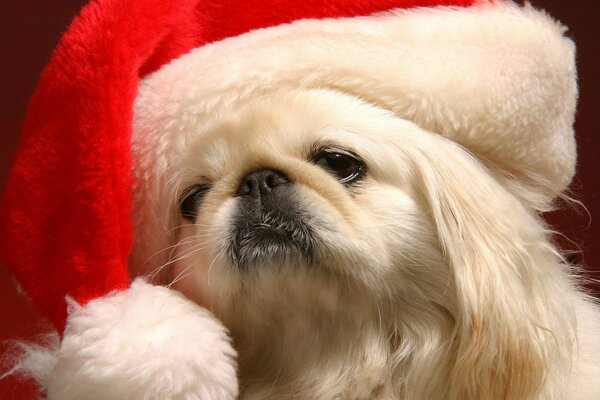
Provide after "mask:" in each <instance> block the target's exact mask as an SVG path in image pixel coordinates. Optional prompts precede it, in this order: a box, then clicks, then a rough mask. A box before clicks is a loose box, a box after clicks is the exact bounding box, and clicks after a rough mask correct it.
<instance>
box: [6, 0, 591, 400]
mask: <svg viewBox="0 0 600 400" xmlns="http://www.w3.org/2000/svg"><path fill="white" fill-rule="evenodd" d="M84 3H85V1H83V0H54V1H44V0H20V1H17V2H9V1H5V2H2V4H1V5H0V18H1V19H2V20H1V23H0V60H1V64H0V88H1V90H0V113H1V118H0V132H1V134H0V189H1V190H3V188H4V184H5V181H6V177H7V175H8V170H9V167H10V163H11V158H12V155H13V152H14V149H15V145H16V142H17V138H18V135H19V130H20V129H19V127H20V124H21V121H22V119H23V116H24V113H25V110H26V106H27V101H28V99H29V97H30V96H31V94H32V92H33V90H34V88H35V84H36V81H37V78H38V76H39V74H40V72H41V70H42V68H43V67H44V65H45V63H46V62H47V61H48V58H49V56H50V52H51V50H52V49H53V47H54V46H55V45H56V43H57V41H58V38H59V36H60V34H61V33H62V32H63V31H64V30H65V29H66V27H67V25H68V23H69V21H70V20H71V19H72V18H73V17H74V16H75V15H76V14H77V13H78V11H79V9H80V8H81V6H82V5H83V4H84ZM532 3H533V4H534V5H535V6H537V7H539V8H544V9H546V10H547V11H548V12H549V13H550V14H551V15H552V16H554V17H556V18H557V19H559V20H560V21H562V22H563V23H564V24H566V25H567V26H569V33H568V34H569V36H571V37H573V38H574V39H575V41H576V43H577V47H578V57H577V58H578V68H579V85H580V100H579V111H578V114H577V123H576V132H577V142H578V146H579V162H578V172H577V176H576V178H575V180H574V182H573V184H572V186H571V189H572V191H573V195H574V196H575V197H576V198H577V199H579V200H581V201H582V202H583V203H584V204H585V205H586V207H587V210H588V211H589V213H588V212H586V211H585V210H583V209H581V208H574V207H571V206H569V207H568V208H565V209H562V210H559V211H557V212H554V213H552V214H551V215H548V216H547V219H548V221H549V222H550V223H551V224H552V225H553V226H554V227H555V228H556V229H557V230H559V231H561V232H563V233H564V234H565V235H566V237H567V238H568V240H561V242H562V243H561V244H562V245H563V247H566V248H568V249H569V250H576V252H575V253H574V254H573V255H572V258H573V260H574V261H576V262H577V263H579V264H582V265H584V266H585V267H586V269H587V271H588V274H589V275H590V276H591V277H594V278H600V246H599V244H600V229H599V228H600V223H595V219H594V218H600V161H598V159H597V158H596V157H595V153H596V152H598V151H600V137H599V136H598V135H595V134H594V133H595V129H596V127H598V126H600V124H599V122H600V121H599V114H600V113H599V112H598V111H597V110H596V109H597V108H598V96H597V93H598V92H599V90H600V88H599V87H598V86H599V85H598V82H599V81H598V74H599V73H598V72H597V68H596V65H597V64H596V59H597V55H598V50H599V49H598V45H597V42H598V39H597V38H598V37H600V29H599V28H598V26H599V24H598V23H597V19H598V16H599V14H598V12H597V11H596V10H594V9H593V8H592V7H594V6H593V5H592V4H593V3H592V2H589V1H584V0H578V1H570V2H567V1H564V0H533V1H532ZM25 201H26V199H25ZM590 288H591V289H592V290H595V291H596V293H597V294H600V285H596V287H593V285H591V284H590ZM0 302H1V304H2V307H0V341H3V340H6V339H17V338H28V337H31V336H32V335H34V334H36V333H40V332H44V330H45V327H47V326H48V325H47V323H46V322H44V321H42V320H40V319H39V318H38V316H37V315H36V314H35V312H34V311H33V310H32V308H31V305H30V304H29V303H28V302H27V301H26V300H25V299H23V298H22V297H21V296H19V295H18V294H17V292H16V290H15V286H14V285H13V282H12V280H11V277H10V276H9V275H8V274H7V273H6V271H4V270H3V269H2V268H0ZM5 349H6V345H1V346H0V351H1V352H2V354H4V352H5ZM29 398H34V391H32V390H31V388H30V387H28V386H27V385H25V384H23V383H20V382H17V381H15V380H14V379H10V378H9V379H5V380H0V399H29Z"/></svg>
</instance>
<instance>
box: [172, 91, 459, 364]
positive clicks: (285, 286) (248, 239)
mask: <svg viewBox="0 0 600 400" xmlns="http://www.w3.org/2000/svg"><path fill="white" fill-rule="evenodd" d="M424 135H425V136H426V137H428V138H430V139H431V138H432V137H433V136H434V135H433V134H430V133H428V132H425V131H423V130H421V129H419V128H418V127H416V126H415V125H414V124H412V123H409V122H407V121H403V120H400V119H398V118H395V117H394V116H393V115H391V114H390V113H388V112H386V111H383V110H380V109H378V108H376V107H373V106H370V105H367V104H366V103H363V102H361V101H358V100H355V99H352V98H350V97H346V96H343V95H339V94H334V93H332V92H328V91H308V92H294V93H287V94H281V95H277V96H272V97H269V98H265V99H260V100H257V101H255V102H253V103H252V104H249V105H248V106H246V107H244V108H242V109H240V110H237V111H236V112H235V113H231V114H227V117H224V118H221V119H219V120H218V121H217V122H216V123H214V124H213V125H212V126H211V127H210V128H209V129H207V130H206V131H203V132H200V133H199V134H198V135H197V140H196V141H195V142H194V143H192V145H190V146H188V148H187V150H186V154H185V155H184V157H182V158H181V168H180V170H181V171H182V172H181V175H180V176H179V179H178V190H177V191H176V195H173V199H174V203H175V204H176V206H177V207H178V212H179V216H180V217H179V218H180V221H179V223H180V224H181V230H180V237H179V240H180V241H179V244H178V245H177V247H176V255H175V259H176V260H177V261H176V263H175V268H174V271H173V280H174V281H175V282H176V284H175V287H177V288H178V289H179V290H181V291H183V292H184V293H186V294H187V295H188V296H189V297H191V298H193V299H195V300H196V301H198V302H200V303H201V304H203V305H205V306H207V307H208V308H209V309H212V310H214V312H215V313H216V315H217V316H218V317H219V318H221V319H222V320H223V321H224V322H225V324H226V325H227V326H228V327H229V328H230V330H231V331H232V333H233V335H234V337H235V338H236V340H237V342H243V341H249V342H253V343H255V344H256V342H261V341H264V342H266V343H268V346H269V347H270V348H275V347H277V346H278V344H277V343H281V344H280V345H281V347H282V350H283V349H285V348H286V347H287V348H288V349H289V346H293V347H295V348H297V347H299V348H300V351H301V352H302V353H303V355H302V357H304V356H306V354H307V353H306V350H307V349H306V348H304V346H299V341H303V340H308V341H311V340H312V341H314V342H319V341H320V340H321V339H323V338H327V339H326V340H324V342H323V346H326V345H327V344H328V343H338V344H339V343H344V342H345V340H346V339H347V340H354V339H355V336H356V335H357V334H364V332H362V331H363V330H364V331H365V332H369V331H373V334H374V335H378V334H379V333H380V334H381V338H377V340H378V341H379V340H380V341H381V347H382V348H381V349H379V350H378V351H379V352H383V353H387V352H388V351H389V352H392V350H391V348H390V346H391V345H390V344H389V340H388V339H389V336H390V335H391V333H390V331H389V330H390V329H392V327H391V326H390V325H394V324H396V320H397V318H398V316H399V315H403V317H404V318H406V319H407V320H413V321H416V320H423V319H424V318H427V317H426V316H431V315H432V314H436V315H439V314H441V315H443V316H446V317H447V315H448V311H447V310H448V309H449V308H453V307H454V306H453V304H454V302H453V300H452V295H451V293H452V292H453V287H452V282H451V280H450V279H449V276H448V269H447V266H446V265H445V263H444V262H443V260H442V256H441V250H440V248H439V246H438V244H437V239H436V234H435V228H434V226H433V224H432V222H431V217H430V216H428V213H427V210H426V209H424V208H423V204H422V202H421V201H420V200H419V199H418V194H417V193H416V192H415V190H414V188H413V186H412V183H411V182H412V181H413V179H414V177H413V176H412V174H413V167H412V166H411V162H410V159H408V158H407V157H406V152H407V151H410V149H411V146H410V145H408V144H407V143H410V142H411V141H417V142H420V141H422V138H423V136H424ZM435 139H437V140H440V141H441V140H444V139H441V138H433V139H431V140H435ZM392 304H393V305H392ZM391 314H394V316H393V317H392V316H391ZM443 316H442V317H439V316H438V317H436V318H444V317H443ZM384 325H385V326H384ZM361 332H362V333H361ZM375 332H379V333H375ZM319 351H325V350H323V349H321V350H319ZM332 351H333V350H332ZM288 353H289V351H288ZM309 353H310V352H309ZM386 357H387V356H382V358H386ZM275 363H276V362H275ZM243 368H244V366H243V365H242V369H243ZM252 368H253V370H256V368H257V367H256V365H254V366H253V367H252Z"/></svg>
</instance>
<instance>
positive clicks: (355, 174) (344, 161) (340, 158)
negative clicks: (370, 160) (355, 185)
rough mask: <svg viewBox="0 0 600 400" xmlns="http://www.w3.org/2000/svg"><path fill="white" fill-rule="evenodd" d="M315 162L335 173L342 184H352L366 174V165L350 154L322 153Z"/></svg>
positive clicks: (315, 158) (315, 157) (317, 155)
mask: <svg viewBox="0 0 600 400" xmlns="http://www.w3.org/2000/svg"><path fill="white" fill-rule="evenodd" d="M313 160H314V162H315V163H316V164H317V165H320V166H322V167H323V168H325V169H327V170H330V171H331V172H333V173H334V174H335V175H336V176H337V177H338V179H339V181H340V183H346V184H349V183H352V182H354V181H356V180H358V179H360V178H361V177H362V176H363V175H364V172H365V166H364V164H363V163H362V162H361V161H360V160H358V159H356V158H354V157H352V156H350V155H348V154H343V153H337V152H330V151H321V152H319V153H317V154H316V155H315V156H314V157H313Z"/></svg>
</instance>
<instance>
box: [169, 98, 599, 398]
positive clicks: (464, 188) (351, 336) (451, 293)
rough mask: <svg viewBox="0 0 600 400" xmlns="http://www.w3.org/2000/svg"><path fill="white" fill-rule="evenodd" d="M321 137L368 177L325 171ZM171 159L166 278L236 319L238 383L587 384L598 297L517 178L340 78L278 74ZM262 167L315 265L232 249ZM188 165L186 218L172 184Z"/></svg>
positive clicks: (292, 394)
mask: <svg viewBox="0 0 600 400" xmlns="http://www.w3.org/2000/svg"><path fill="white" fill-rule="evenodd" d="M316 143H317V144H318V143H327V144H328V145H331V146H333V147H336V146H340V147H341V148H344V149H348V150H350V151H352V152H354V153H355V154H357V155H359V156H360V157H361V158H362V159H363V160H364V161H365V163H366V165H367V169H368V173H367V175H366V176H365V178H364V179H363V180H362V181H361V183H360V184H359V185H357V186H356V187H355V188H352V189H349V188H347V187H345V186H344V185H342V184H340V183H339V182H337V180H336V178H335V177H333V176H332V175H331V174H330V173H328V172H327V171H326V170H324V169H322V168H321V167H319V166H317V165H315V164H313V163H311V162H310V160H308V159H307V154H308V153H309V152H310V149H311V148H313V147H314V146H315V144H316ZM173 168H174V169H176V170H178V171H179V173H178V174H177V175H175V176H173V177H172V178H171V179H168V180H167V181H166V185H167V186H166V187H165V188H164V189H165V190H166V191H167V192H169V193H170V194H171V199H172V201H171V203H170V205H169V206H168V207H167V209H166V210H167V211H168V213H170V215H171V216H173V223H172V225H171V226H172V227H173V229H172V238H173V244H175V250H174V251H173V257H172V258H173V261H172V263H171V264H170V266H171V267H172V270H171V278H170V279H171V280H174V281H175V282H176V283H175V287H177V288H178V289H179V290H181V291H182V292H184V293H185V294H186V295H187V296H188V297H190V298H192V299H194V300H195V301H197V302H198V303H200V304H202V305H204V306H206V307H209V308H210V309H212V310H213V311H214V313H215V314H216V316H217V317H219V318H220V319H221V320H222V321H223V323H224V324H225V326H227V327H228V328H229V330H230V331H231V334H232V336H233V338H234V343H235V346H236V350H237V351H238V353H239V379H240V384H241V386H240V387H241V390H242V392H241V394H242V395H241V398H242V399H245V400H248V399H282V398H285V399H389V400H392V399H395V400H397V399H456V400H458V399H473V400H474V399H483V398H485V399H515V400H516V399H518V400H525V399H544V400H549V399H567V398H568V399H578V400H579V399H581V400H584V399H586V400H590V399H599V398H600V378H599V377H600V340H599V339H598V338H597V335H596V332H597V331H598V329H599V328H600V314H599V312H598V309H597V307H596V305H595V303H594V302H593V301H592V300H591V299H590V298H588V297H587V296H586V295H585V294H583V292H581V291H580V289H578V286H577V279H576V278H575V276H574V275H573V271H572V270H571V267H569V266H568V265H566V264H565V263H564V260H563V259H562V258H561V256H560V254H559V253H558V252H557V250H556V249H555V248H554V247H553V246H552V244H551V241H550V237H549V232H548V230H547V228H546V226H545V224H544V223H543V221H542V220H541V219H540V218H539V217H538V216H537V214H536V211H535V210H533V209H531V208H530V207H529V205H527V203H526V202H524V201H523V200H522V195H523V194H522V193H521V194H517V193H513V192H512V191H511V190H513V189H514V188H515V187H516V186H506V185H505V184H504V183H505V177H502V175H501V174H499V173H497V171H493V170H490V169H488V168H487V167H486V166H485V165H484V164H483V163H482V162H481V160H479V159H477V158H475V157H473V156H472V155H471V154H470V153H469V152H468V151H466V150H465V149H464V148H463V147H461V146H460V145H458V144H456V143H455V142H453V141H451V140H448V139H447V138H444V137H442V136H440V135H438V134H434V133H431V132H429V131H426V130H424V129H422V128H420V127H418V126H416V125H414V124H413V123H411V122H408V121H406V120H403V119H400V118H398V117H397V116H395V115H394V114H393V113H391V112H389V111H387V110H384V109H381V108H378V107H375V106H373V105H369V104H367V103H365V102H364V101H361V100H358V99H355V98H352V97H349V96H346V95H342V94H339V93H335V92H331V91H327V90H316V91H314V90H309V91H293V92H280V93H272V94H269V95H265V96H263V97H260V98H257V99H255V100H253V101H250V102H249V103H248V104H247V105H245V106H239V107H237V108H236V109H235V110H232V109H228V110H224V112H223V113H222V115H221V116H220V118H218V119H217V120H216V121H214V122H213V123H212V124H210V125H209V126H203V127H202V128H198V129H197V130H196V137H195V138H194V139H193V140H192V141H191V142H190V143H188V145H187V147H186V150H185V151H184V152H183V153H182V154H180V156H179V157H177V158H176V159H175V160H174V165H173ZM261 168H273V169H277V170H280V171H283V172H284V173H285V174H286V175H287V176H288V177H290V180H291V181H292V183H293V185H292V186H293V187H292V189H290V190H293V191H294V196H293V197H294V198H295V199H297V201H298V202H299V204H300V205H299V208H298V210H296V211H297V212H300V213H301V214H302V215H304V217H303V218H305V219H306V221H307V223H309V224H310V226H311V227H312V229H313V230H314V232H316V238H317V239H316V240H315V241H316V242H317V251H316V255H315V257H314V260H313V261H312V262H311V263H310V265H306V263H304V262H302V261H301V260H289V259H288V260H280V261H277V260H275V261H274V262H273V263H271V262H266V263H264V264H259V265H253V266H251V267H250V268H249V269H248V270H239V269H237V268H236V267H235V266H233V265H232V263H231V262H230V261H229V259H228V257H227V252H226V249H225V248H226V244H227V243H228V241H230V240H231V236H232V233H231V232H232V229H233V223H234V222H233V221H234V215H235V213H236V210H237V209H238V208H239V207H240V203H239V202H240V200H239V198H237V197H235V191H236V188H237V186H238V185H239V184H240V179H241V177H243V176H244V175H245V174H247V173H248V172H250V171H252V170H255V169H261ZM200 181H202V182H205V181H208V182H210V183H211V189H210V191H209V192H208V193H207V195H206V197H205V199H204V200H203V202H202V203H201V205H200V208H199V211H198V216H197V220H196V221H195V223H186V222H185V220H183V219H182V218H181V217H177V212H178V211H177V208H178V207H177V206H178V199H179V195H180V194H181V193H182V192H183V190H184V189H185V188H186V187H188V186H190V185H193V184H195V183H199V182H200ZM521 190H526V189H524V188H522V189H521ZM525 197H527V196H526V195H525ZM258 251H265V252H266V253H267V254H268V251H269V250H268V249H259V250H258ZM267 258H268V257H267Z"/></svg>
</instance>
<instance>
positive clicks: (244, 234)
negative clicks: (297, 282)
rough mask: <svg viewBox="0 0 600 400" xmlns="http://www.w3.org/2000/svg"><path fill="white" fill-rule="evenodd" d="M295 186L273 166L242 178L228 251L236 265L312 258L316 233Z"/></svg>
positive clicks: (309, 260)
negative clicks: (298, 198) (300, 202)
mask: <svg viewBox="0 0 600 400" xmlns="http://www.w3.org/2000/svg"><path fill="white" fill-rule="evenodd" d="M293 186H294V184H293V183H292V182H291V181H290V179H289V178H288V177H287V176H286V175H285V174H284V173H282V172H280V171H276V170H272V169H262V170H259V171H255V172H252V173H250V174H248V175H246V176H245V177H244V178H243V179H242V180H241V183H240V186H239V187H238V189H237V192H236V197H237V202H238V203H237V204H238V208H237V211H236V213H235V215H234V221H233V224H232V232H231V239H230V241H229V243H228V252H227V253H228V256H229V258H230V261H231V262H232V263H233V265H235V266H237V267H239V268H242V269H245V268H249V267H253V266H256V265H264V264H272V263H286V264H290V263H291V264H297V263H310V262H311V261H312V258H313V241H314V240H313V232H312V230H311V228H310V226H309V217H308V215H307V213H306V212H305V211H303V210H302V209H301V207H300V206H299V204H298V200H297V199H295V198H294V194H295V191H294V188H293Z"/></svg>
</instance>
